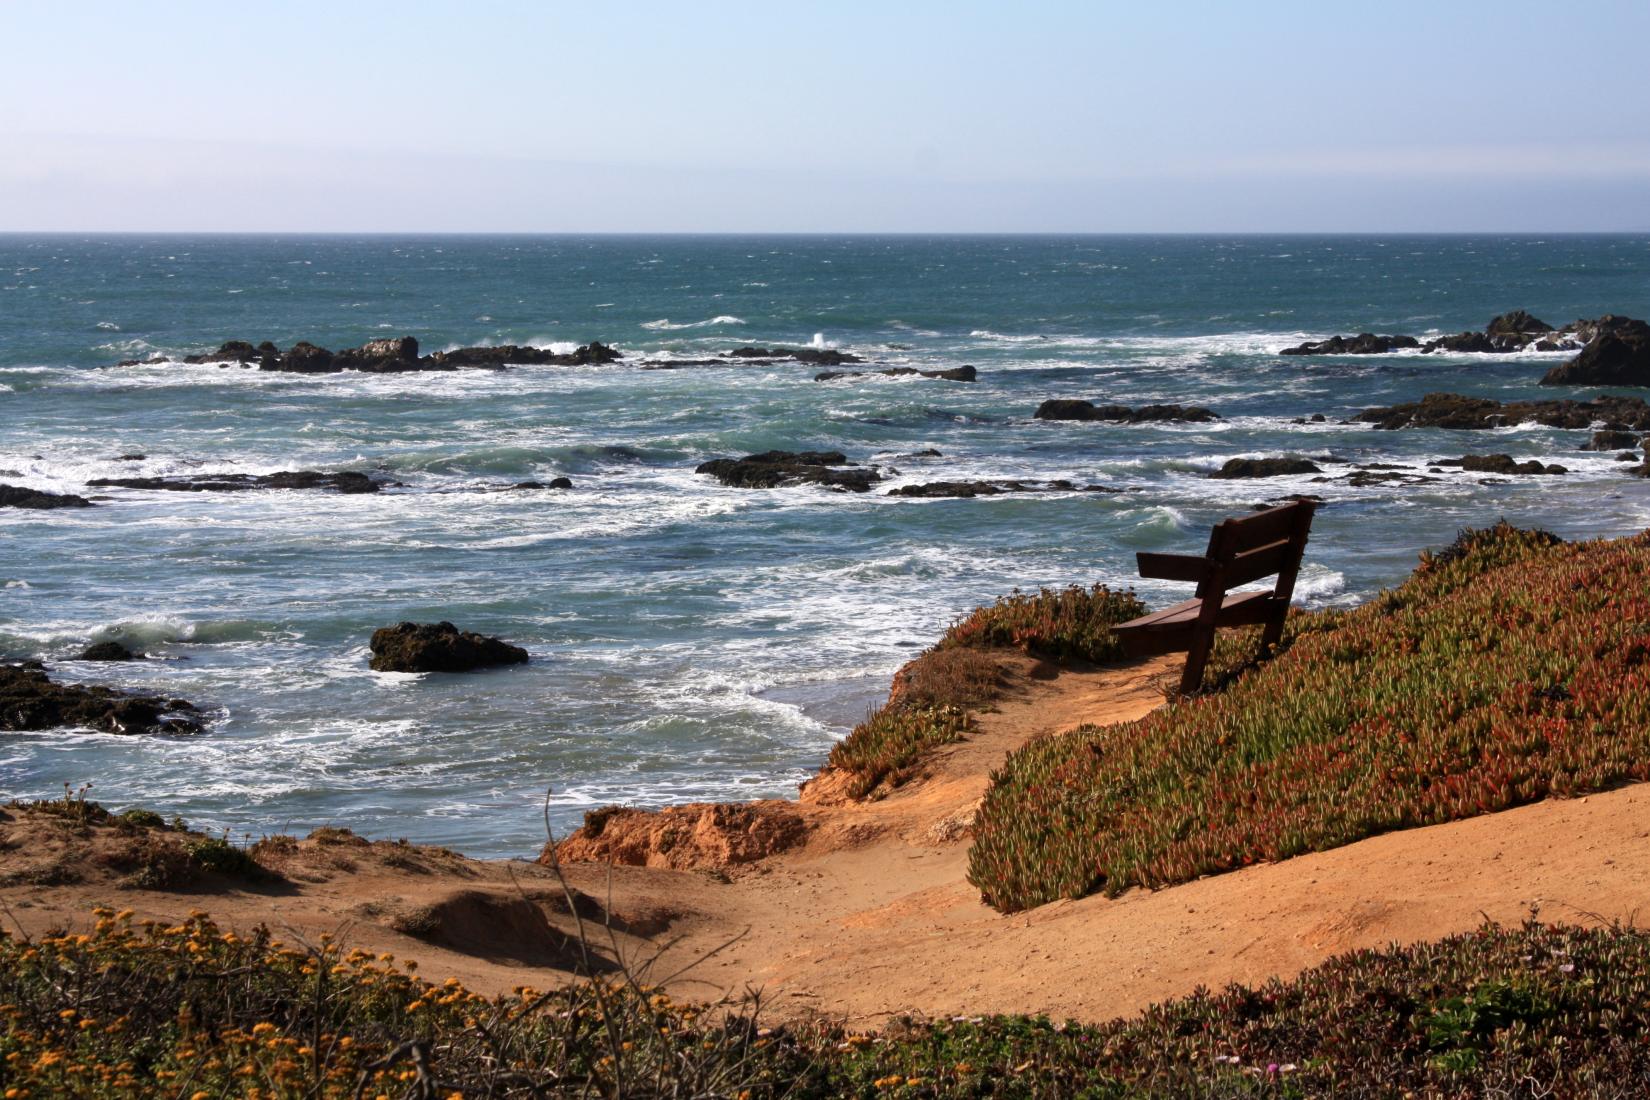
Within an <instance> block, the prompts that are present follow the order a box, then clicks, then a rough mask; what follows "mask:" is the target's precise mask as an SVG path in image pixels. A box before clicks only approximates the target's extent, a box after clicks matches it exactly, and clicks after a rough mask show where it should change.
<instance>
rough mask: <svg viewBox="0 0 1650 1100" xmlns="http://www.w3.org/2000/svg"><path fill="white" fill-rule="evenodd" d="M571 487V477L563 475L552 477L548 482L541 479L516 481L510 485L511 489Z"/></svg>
mask: <svg viewBox="0 0 1650 1100" xmlns="http://www.w3.org/2000/svg"><path fill="white" fill-rule="evenodd" d="M572 487H573V481H572V479H571V478H565V477H553V478H551V479H550V480H549V482H548V483H546V482H543V481H518V482H516V483H515V484H514V485H512V486H510V488H512V489H571V488H572Z"/></svg>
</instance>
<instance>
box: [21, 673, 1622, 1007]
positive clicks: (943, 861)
mask: <svg viewBox="0 0 1650 1100" xmlns="http://www.w3.org/2000/svg"><path fill="white" fill-rule="evenodd" d="M1173 667H1174V662H1173V660H1172V659H1171V660H1168V661H1157V662H1151V663H1146V664H1142V665H1138V666H1133V667H1130V668H1125V669H1111V670H1103V671H1083V672H1069V671H1068V672H1064V673H1061V674H1060V675H1059V676H1058V677H1056V678H1054V679H1052V680H1037V679H1032V678H1030V677H1028V676H1027V675H1025V673H1026V672H1027V671H1028V669H1029V662H1027V663H1025V664H1024V665H1022V666H1021V667H1020V675H1018V676H1017V677H1016V686H1015V688H1014V690H1013V691H1012V692H1011V693H1010V695H1009V696H1008V697H1007V698H1006V699H1004V700H1003V701H1002V702H1001V703H1000V704H999V705H998V707H997V709H996V710H995V711H993V712H989V713H986V714H984V715H982V716H981V718H980V721H979V724H978V729H977V730H976V732H974V733H973V734H972V735H971V736H970V737H969V739H968V740H967V741H964V742H962V743H960V744H958V745H954V746H951V747H949V748H948V749H947V750H945V752H944V753H942V754H940V755H939V756H937V757H936V758H935V760H934V762H933V765H932V768H931V774H930V775H929V777H928V778H926V779H925V780H923V781H921V782H918V783H913V784H911V785H910V786H908V787H907V788H905V789H903V790H901V791H898V792H896V793H895V794H893V795H891V796H890V797H888V798H886V799H884V800H882V801H880V802H875V803H870V804H863V805H859V804H852V805H845V806H810V805H806V804H804V805H803V807H802V811H803V813H804V814H805V815H806V816H807V817H808V819H809V822H810V824H811V825H812V826H813V829H812V832H811V833H810V838H809V840H808V842H807V843H806V844H805V845H804V846H803V847H800V848H798V849H795V850H793V851H791V852H787V853H785V854H782V855H779V856H775V857H770V858H769V859H767V860H764V861H762V862H760V863H758V864H755V865H753V866H751V867H749V868H746V869H743V870H740V871H739V872H737V873H736V874H735V875H734V876H733V878H732V879H731V881H726V880H724V879H723V878H722V877H721V876H713V875H709V874H706V873H702V872H692V871H664V870H651V869H643V868H634V867H619V868H614V869H613V870H612V871H611V873H609V871H608V870H607V869H606V868H601V867H593V866H588V865H583V866H576V867H571V868H569V876H570V878H571V880H572V881H573V883H574V885H575V886H577V887H578V888H579V889H580V890H581V891H583V892H584V893H585V894H587V895H589V896H590V897H592V898H594V899H596V903H597V904H593V905H592V906H590V907H589V913H590V915H593V916H594V917H595V919H597V920H601V919H602V918H601V916H600V914H599V913H597V912H595V910H596V909H597V908H600V909H604V910H611V911H612V912H613V913H614V914H616V918H617V920H618V922H619V923H622V924H624V925H625V926H626V927H627V928H628V934H622V935H618V936H617V937H616V939H617V941H618V946H619V948H620V950H621V951H623V952H624V953H625V954H626V955H627V956H628V957H630V958H631V959H641V958H646V957H653V956H656V955H657V956H658V959H657V962H656V963H655V967H656V971H655V972H656V973H657V974H661V975H662V974H664V973H668V972H670V971H672V970H674V969H676V968H677V967H679V966H685V965H687V964H689V963H690V962H692V961H693V960H695V959H697V958H699V956H700V955H702V954H703V953H705V952H707V951H710V950H711V949H712V948H713V947H715V946H716V945H718V944H722V943H724V942H726V941H728V940H729V939H731V938H734V937H738V938H737V940H736V941H735V942H734V943H732V944H731V946H728V947H726V948H725V949H724V950H722V951H720V952H719V953H717V954H716V955H714V957H712V958H709V959H707V960H704V961H702V962H699V963H698V964H697V965H696V966H694V967H693V969H692V970H691V971H690V972H689V973H688V974H686V975H685V976H683V977H680V978H678V979H677V980H676V981H675V982H673V983H672V984H673V985H674V986H675V987H676V990H677V992H678V993H679V994H683V995H691V996H695V997H706V998H708V997H713V996H715V995H718V994H720V993H723V992H727V991H735V992H737V991H739V990H743V989H745V988H747V987H748V988H759V989H761V990H763V992H764V996H765V999H766V1001H767V1003H768V1005H769V1006H770V1008H769V1011H771V1012H772V1013H774V1014H775V1015H777V1016H788V1015H793V1014H798V1013H804V1012H812V1011H820V1012H826V1013H831V1014H837V1015H843V1016H847V1017H849V1018H851V1019H853V1020H855V1021H859V1022H864V1023H867V1024H871V1023H875V1022H877V1021H879V1020H881V1019H883V1018H885V1017H886V1016H888V1015H890V1014H896V1013H904V1012H915V1013H924V1014H930V1015H941V1014H951V1013H967V1014H974V1013H985V1012H1043V1013H1048V1014H1050V1015H1053V1016H1056V1017H1063V1016H1071V1017H1076V1018H1079V1019H1105V1018H1109V1017H1112V1016H1115V1015H1118V1014H1121V1013H1126V1012H1129V1011H1132V1010H1135V1009H1138V1008H1140V1007H1142V1006H1144V1005H1146V1004H1148V1003H1151V1002H1154V1001H1158V1000H1162V999H1163V998H1165V997H1169V996H1174V995H1178V994H1183V993H1187V992H1190V991H1191V990H1193V989H1194V988H1196V987H1197V986H1199V985H1210V986H1218V985H1221V984H1224V983H1226V982H1229V981H1244V982H1254V981H1259V980H1262V979H1264V978H1266V977H1269V976H1271V975H1288V974H1292V973H1294V972H1296V971H1298V970H1300V969H1302V968H1304V967H1307V966H1310V965H1313V964H1315V963H1317V962H1320V961H1322V960H1323V959H1325V958H1326V957H1328V956H1330V955H1333V954H1337V953H1339V952H1342V951H1345V950H1347V949H1350V948H1355V947H1364V946H1379V945H1383V944H1386V943H1388V942H1391V941H1395V940H1396V941H1401V942H1408V941H1414V940H1421V939H1432V938H1436V937H1439V936H1443V935H1447V934H1449V933H1452V932H1458V931H1463V930H1467V929H1470V928H1472V927H1474V926H1475V925H1477V924H1478V923H1479V922H1480V921H1481V920H1482V919H1483V918H1484V916H1486V915H1487V916H1489V917H1492V918H1495V919H1498V920H1502V921H1517V920H1519V919H1521V918H1522V917H1524V916H1525V915H1526V914H1527V913H1528V912H1529V911H1530V909H1531V908H1532V907H1536V906H1539V908H1540V911H1541V912H1542V914H1543V915H1545V916H1547V917H1549V918H1553V919H1565V920H1581V921H1596V920H1601V919H1602V920H1611V919H1623V920H1625V919H1630V918H1632V917H1633V916H1634V915H1635V914H1636V913H1638V912H1639V911H1640V910H1645V911H1647V912H1650V785H1646V786H1637V787H1629V788H1625V789H1622V790H1619V791H1615V792H1611V793H1608V794H1603V795H1593V796H1590V797H1588V798H1582V799H1577V800H1573V801H1551V802H1545V803H1540V804H1537V805H1534V806H1528V807H1524V808H1521V809H1517V810H1512V811H1509V812H1506V813H1502V814H1496V815H1492V816H1487V817H1480V818H1475V819H1472V820H1468V821H1463V822H1457V823H1454V824H1449V825H1441V826H1435V827H1431V828H1426V829H1416V830H1411V831H1408V832H1401V833H1393V834H1389V835H1387V836H1382V837H1376V838H1374V839H1371V840H1367V841H1363V842H1360V843H1358V844H1353V845H1349V846H1347V847H1344V848H1340V849H1336V850H1334V851H1331V852H1324V853H1318V854H1315V855H1309V856H1303V857H1298V858H1295V859H1292V860H1288V861H1286V862H1284V863H1280V864H1275V865H1262V866H1257V867H1251V868H1247V869H1245V870H1242V871H1237V872H1233V873H1231V874H1225V875H1219V876H1215V877H1213V878H1208V879H1203V880H1199V881H1197V882H1192V883H1188V884H1185V885H1182V886H1177V887H1173V888H1170V889H1166V890H1160V891H1156V892H1149V891H1141V890H1136V891H1131V892H1130V893H1128V894H1126V895H1124V896H1123V897H1121V898H1117V899H1107V898H1101V897H1092V898H1085V899H1082V900H1080V901H1067V902H1057V903H1054V904H1052V905H1048V906H1044V907H1042V908H1040V909H1036V910H1033V911H1030V912H1028V913H1021V914H1016V915H1013V916H1003V915H1001V914H999V913H996V912H994V911H992V910H991V909H988V908H987V907H986V906H984V905H983V904H982V903H981V902H980V901H979V897H978V895H977V893H976V892H975V891H974V890H973V889H972V888H971V887H970V886H969V885H968V884H967V882H966V880H965V873H966V868H967V849H968V839H967V836H966V834H965V830H964V826H965V824H966V821H967V820H968V818H969V817H970V815H971V812H972V809H973V807H974V805H975V804H976V803H977V801H978V799H979V797H980V796H981V794H983V792H984V791H985V789H986V784H987V782H988V779H989V774H990V771H991V770H992V769H993V768H995V767H996V766H997V765H998V764H999V763H1000V762H1001V761H1002V759H1003V757H1004V756H1005V755H1006V753H1007V752H1009V751H1010V750H1011V749H1013V748H1014V747H1016V746H1018V745H1020V744H1023V743H1024V742H1025V741H1026V740H1027V739H1029V738H1032V737H1035V736H1039V735H1042V734H1051V733H1057V732H1060V731H1062V730H1064V729H1068V728H1071V727H1072V726H1075V725H1078V724H1081V723H1084V722H1094V723H1102V722H1113V721H1126V720H1129V719H1132V718H1136V717H1139V716H1140V715H1143V714H1145V713H1147V712H1148V711H1150V710H1151V709H1152V708H1153V707H1155V706H1157V705H1158V704H1160V703H1161V701H1162V695H1161V693H1160V690H1159V687H1158V681H1159V679H1160V677H1161V676H1162V675H1163V674H1164V673H1165V671H1167V670H1169V669H1171V668H1173ZM375 852H376V849H375V848H369V849H365V850H361V851H358V852H356V853H355V854H354V855H353V856H352V857H351V858H350V859H349V860H347V861H345V862H347V863H349V864H350V866H349V867H348V869H344V868H342V867H339V866H325V867H316V866H314V865H313V861H311V862H309V863H306V862H304V861H303V860H301V859H300V860H299V861H298V862H297V864H295V866H297V867H298V868H299V872H300V873H299V874H296V875H295V876H294V878H295V879H297V880H298V881H294V883H293V884H292V885H291V886H290V887H284V888H282V889H281V890H280V891H278V892H268V893H254V892H247V891H241V890H237V891H229V892H212V893H205V894H166V893H158V892H149V891H130V890H115V889H112V888H110V887H108V886H101V887H100V886H87V885H84V884H81V885H71V886H9V887H5V888H3V889H0V899H3V900H4V901H5V902H6V905H7V907H8V908H9V909H10V911H11V914H12V919H14V920H15V921H16V922H18V923H20V924H21V925H22V926H24V927H25V928H29V929H33V930H38V929H41V928H45V927H48V926H50V925H52V924H54V923H61V922H63V921H64V920H65V919H67V918H68V917H69V916H70V915H72V914H81V917H80V919H81V920H84V919H85V918H84V914H85V913H86V911H87V909H88V908H89V907H90V905H92V904H94V903H97V902H106V903H108V904H112V905H115V906H119V907H129V908H133V909H136V910H138V911H139V913H140V914H145V915H154V916H157V917H163V918H166V919H174V918H175V917H176V916H178V915H181V913H183V912H186V911H187V910H188V909H189V908H192V907H198V908H201V909H206V910H208V911H210V912H211V913H212V914H213V915H214V916H215V917H217V918H218V919H219V921H220V923H224V924H229V925H237V926H249V925H251V924H255V923H257V922H260V921H262V922H267V923H269V924H270V925H271V926H272V927H277V928H285V929H288V930H290V931H289V934H302V935H305V936H310V937H313V936H316V935H318V934H319V933H320V932H322V931H334V932H336V931H338V930H339V929H340V927H341V926H344V935H345V936H346V937H347V938H348V939H349V940H351V941H353V942H355V943H358V944H360V945H362V946H364V947H368V948H370V949H372V950H380V951H381V950H389V951H393V952H395V953H396V954H398V955H401V956H403V957H407V956H410V957H415V958H417V959H419V960H420V962H421V963H422V967H421V972H422V973H424V974H426V975H427V976H429V977H432V978H443V977H446V976H448V975H449V974H450V975H453V976H456V977H458V978H460V979H462V980H463V981H465V982H466V983H468V984H470V985H471V986H472V987H473V988H476V989H478V990H484V991H486V990H494V989H507V988H510V987H513V986H516V985H524V984H525V985H532V986H536V987H539V988H543V987H545V986H546V985H548V984H550V983H552V982H554V981H556V980H559V975H560V974H561V973H562V972H561V971H558V970H557V969H555V968H554V967H555V965H556V963H557V962H558V961H559V957H557V956H555V953H553V952H552V953H549V954H547V953H546V952H545V949H544V948H543V945H542V943H538V944H535V943H534V942H533V940H534V937H535V936H537V935H538V934H539V933H538V925H537V922H536V918H535V917H534V915H533V913H532V912H530V911H528V912H524V908H526V909H536V910H537V911H542V912H543V913H544V914H545V917H546V923H547V925H548V926H549V927H551V928H567V927H570V924H571V918H570V917H569V915H568V914H567V912H566V908H567V907H566V905H565V903H561V902H560V901H559V900H558V897H559V889H558V887H557V885H556V883H555V882H554V880H553V878H552V877H551V876H550V875H549V873H548V872H547V871H546V869H545V868H542V867H538V866H536V865H533V864H522V863H506V862H503V861H495V862H476V861H468V860H460V861H456V863H453V864H449V863H447V862H443V861H426V865H425V866H423V867H421V868H420V869H419V870H417V871H416V872H410V871H408V870H407V869H406V861H405V860H404V859H396V860H393V861H392V862H393V863H394V864H397V865H391V863H386V862H384V861H382V860H380V859H379V858H378V856H377V855H375ZM392 855H393V853H392ZM7 858H8V856H7V855H6V854H5V851H4V848H3V847H0V870H4V868H5V862H6V860H7ZM302 879H308V881H302ZM520 892H525V893H526V895H527V896H528V897H529V898H530V899H532V901H531V906H528V907H523V906H521V905H520V904H519V902H520ZM443 907H445V908H443ZM432 908H433V909H436V910H440V912H441V913H443V914H450V915H447V916H444V917H443V918H442V920H440V921H436V922H434V926H438V927H440V928H442V929H444V930H445V931H443V932H442V933H441V934H442V935H445V937H446V942H445V943H444V944H443V943H437V942H432V941H431V940H430V939H429V938H428V936H427V930H426V929H425V928H424V926H426V925H431V923H432V922H431V921H429V920H427V919H423V920H421V919H420V918H421V916H427V915H428V911H429V910H431V909H432ZM408 914H412V917H411V918H409V916H408ZM438 915H439V914H438ZM396 927H400V928H404V929H412V930H413V931H415V932H421V931H424V932H425V933H426V938H424V939H418V938H413V936H411V935H407V934H404V933H402V932H397V931H395V928H396ZM551 934H552V935H553V933H551ZM599 938H600V939H603V940H605V938H606V937H605V933H603V934H601V935H600V936H599ZM671 940H675V941H676V942H675V943H674V945H673V946H670V947H669V948H668V949H667V950H665V951H664V953H663V954H662V955H659V949H660V947H661V946H662V945H664V944H665V943H667V942H669V941H671ZM546 964H548V965H546Z"/></svg>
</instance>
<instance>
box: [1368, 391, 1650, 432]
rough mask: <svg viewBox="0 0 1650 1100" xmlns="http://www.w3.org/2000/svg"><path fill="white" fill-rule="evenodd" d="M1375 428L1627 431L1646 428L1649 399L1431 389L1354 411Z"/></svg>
mask: <svg viewBox="0 0 1650 1100" xmlns="http://www.w3.org/2000/svg"><path fill="white" fill-rule="evenodd" d="M1356 419H1357V420H1359V421H1362V422H1364V423H1368V424H1373V425H1375V426H1376V427H1377V428H1382V429H1386V430H1389V431H1391V430H1396V429H1398V428H1460V429H1469V430H1478V429H1484V428H1500V427H1505V426H1510V425H1513V424H1523V423H1527V422H1534V423H1537V424H1542V425H1544V426H1546V427H1549V428H1591V427H1592V426H1593V425H1594V424H1595V423H1598V422H1603V423H1604V424H1605V425H1606V426H1607V427H1610V428H1613V429H1616V430H1621V431H1626V430H1629V429H1630V430H1633V431H1650V405H1646V404H1645V403H1644V400H1643V399H1642V398H1638V397H1623V396H1616V395H1606V396H1603V397H1598V398H1595V399H1593V400H1591V401H1513V402H1508V403H1505V404H1503V403H1502V402H1500V401H1495V400H1492V399H1490V398H1488V397H1466V396H1463V395H1462V394H1458V393H1429V394H1427V395H1426V396H1425V397H1423V398H1421V400H1419V401H1412V402H1408V403H1406V404H1402V405H1391V406H1386V407H1379V408H1373V409H1365V410H1364V411H1363V412H1361V413H1359V414H1358V416H1357V417H1356Z"/></svg>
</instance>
